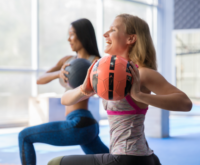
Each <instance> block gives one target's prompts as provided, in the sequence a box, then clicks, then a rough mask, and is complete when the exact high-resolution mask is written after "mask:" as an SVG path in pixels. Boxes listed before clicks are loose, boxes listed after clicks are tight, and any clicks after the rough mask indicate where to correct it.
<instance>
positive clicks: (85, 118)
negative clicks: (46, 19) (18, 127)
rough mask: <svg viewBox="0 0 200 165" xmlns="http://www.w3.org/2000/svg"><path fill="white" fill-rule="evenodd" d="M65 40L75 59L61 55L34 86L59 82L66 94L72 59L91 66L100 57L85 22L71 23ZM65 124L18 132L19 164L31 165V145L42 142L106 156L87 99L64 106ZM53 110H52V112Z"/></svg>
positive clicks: (93, 37) (91, 33) (33, 163)
mask: <svg viewBox="0 0 200 165" xmlns="http://www.w3.org/2000/svg"><path fill="white" fill-rule="evenodd" d="M68 41H69V43H70V45H71V49H72V50H73V51H75V52H76V53H77V55H76V56H65V57H63V58H62V59H60V60H59V61H58V63H57V64H56V65H55V66H54V67H52V68H51V69H49V70H48V71H47V72H46V73H45V74H44V75H42V76H40V77H39V78H38V80H37V84H47V83H49V82H50V81H52V80H54V79H57V78H58V79H59V80H60V83H61V85H62V86H63V87H65V88H66V91H67V90H69V89H70V87H69V86H68V83H67V78H66V77H65V76H64V74H68V72H66V71H65V70H64V68H65V67H66V66H68V65H69V62H70V61H71V60H73V59H75V58H84V59H87V60H89V61H90V62H91V63H92V62H93V61H94V60H96V59H99V58H100V55H99V51H98V47H97V42H96V37H95V32H94V28H93V26H92V24H91V22H90V21H89V20H87V19H79V20H77V21H74V22H72V23H71V27H70V28H69V38H68ZM65 109H66V113H65V115H66V121H57V122H49V123H46V124H41V125H37V126H33V127H28V128H25V129H24V130H22V131H21V132H20V133H19V150H20V158H21V162H22V165H35V164H36V154H35V150H34V146H33V143H36V142H39V143H46V144H51V145H55V146H69V145H80V146H81V148H82V149H83V151H84V152H85V153H86V154H98V153H108V152H109V150H108V148H107V146H105V145H104V143H103V142H102V141H101V139H100V138H99V136H98V134H99V125H98V123H97V121H96V120H95V119H94V117H93V116H92V114H91V113H90V111H88V110H87V109H88V99H86V100H83V101H80V102H78V103H76V104H73V105H70V106H66V108H65ZM55 111H56V109H55Z"/></svg>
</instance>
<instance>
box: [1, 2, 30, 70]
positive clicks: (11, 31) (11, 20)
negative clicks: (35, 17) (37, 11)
mask: <svg viewBox="0 0 200 165" xmlns="http://www.w3.org/2000/svg"><path fill="white" fill-rule="evenodd" d="M0 55H1V60H0V67H9V68H14V67H17V68H30V67H31V1H27V0H9V1H2V0H1V1H0Z"/></svg>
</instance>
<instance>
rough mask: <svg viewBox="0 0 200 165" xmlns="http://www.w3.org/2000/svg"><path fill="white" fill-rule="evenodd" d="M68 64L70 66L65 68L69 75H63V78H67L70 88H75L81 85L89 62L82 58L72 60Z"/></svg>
mask: <svg viewBox="0 0 200 165" xmlns="http://www.w3.org/2000/svg"><path fill="white" fill-rule="evenodd" d="M69 64H70V65H69V66H67V67H66V68H65V70H66V71H67V72H69V74H65V76H66V77H67V78H68V83H69V85H70V86H71V87H72V88H76V87H78V86H80V85H81V84H83V82H84V80H85V77H86V75H87V70H88V68H89V67H90V65H91V62H90V61H88V60H86V59H84V58H77V59H74V60H72V61H71V62H70V63H69Z"/></svg>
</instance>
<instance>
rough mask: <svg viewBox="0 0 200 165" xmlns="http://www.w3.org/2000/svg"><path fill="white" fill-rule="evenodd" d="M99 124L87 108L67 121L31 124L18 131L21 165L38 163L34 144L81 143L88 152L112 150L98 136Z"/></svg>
mask: <svg viewBox="0 0 200 165" xmlns="http://www.w3.org/2000/svg"><path fill="white" fill-rule="evenodd" d="M98 134H99V125H98V123H97V122H96V120H95V119H94V118H93V116H92V114H91V113H90V111H88V110H84V109H78V110H75V111H73V112H71V113H69V114H68V115H67V117H66V121H58V122H49V123H46V124H41V125H38V126H33V127H28V128H25V129H24V130H22V131H21V132H20V133H19V150H20V158H21V162H22V165H35V164H36V154H35V149H34V146H33V143H36V142H39V143H46V144H51V145H55V146H70V145H80V146H81V148H82V150H83V151H84V152H85V153H86V154H98V153H109V150H108V147H107V146H105V145H104V143H103V142H102V141H101V139H100V138H99V136H98Z"/></svg>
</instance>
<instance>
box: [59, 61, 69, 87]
mask: <svg viewBox="0 0 200 165" xmlns="http://www.w3.org/2000/svg"><path fill="white" fill-rule="evenodd" d="M69 65H70V64H64V65H63V66H62V67H61V69H60V73H59V77H60V78H62V79H63V80H64V82H66V83H67V82H68V78H67V77H66V76H65V74H69V72H67V71H66V70H65V68H66V67H67V66H69Z"/></svg>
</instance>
